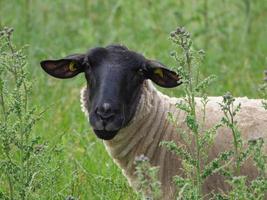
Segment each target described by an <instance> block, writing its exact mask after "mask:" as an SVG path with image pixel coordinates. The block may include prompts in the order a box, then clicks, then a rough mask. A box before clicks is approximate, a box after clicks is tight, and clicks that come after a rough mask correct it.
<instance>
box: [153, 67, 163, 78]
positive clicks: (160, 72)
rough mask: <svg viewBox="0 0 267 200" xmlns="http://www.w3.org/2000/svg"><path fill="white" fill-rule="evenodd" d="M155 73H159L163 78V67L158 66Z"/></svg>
mask: <svg viewBox="0 0 267 200" xmlns="http://www.w3.org/2000/svg"><path fill="white" fill-rule="evenodd" d="M154 74H157V75H159V76H160V77H161V78H163V71H162V69H160V68H158V69H155V70H154Z"/></svg>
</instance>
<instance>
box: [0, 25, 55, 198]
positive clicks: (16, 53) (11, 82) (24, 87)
mask: <svg viewBox="0 0 267 200" xmlns="http://www.w3.org/2000/svg"><path fill="white" fill-rule="evenodd" d="M12 34H13V29H12V28H4V29H3V30H1V31H0V112H1V115H0V199H6V200H26V199H39V197H42V196H43V189H44V188H45V189H44V190H46V187H48V188H52V187H50V185H49V184H50V183H51V180H52V179H53V178H55V177H56V176H55V173H53V172H52V170H51V168H50V167H49V166H47V164H48V163H51V162H52V160H53V159H52V153H53V151H54V150H53V149H50V148H48V144H47V143H46V142H41V138H40V137H39V136H35V135H34V133H33V129H34V127H35V125H36V123H37V122H38V121H39V120H40V119H41V115H42V113H43V112H41V113H38V112H37V110H36V108H35V107H34V106H32V105H30V98H29V97H30V94H31V88H32V87H31V86H32V84H31V82H30V81H29V79H28V73H27V59H26V56H25V55H24V53H23V51H24V48H22V49H17V48H16V47H15V45H14V44H13V42H12ZM56 166H57V165H56ZM48 171H49V173H48ZM46 193H49V192H48V190H46ZM53 195H55V194H53ZM46 196H48V195H46Z"/></svg>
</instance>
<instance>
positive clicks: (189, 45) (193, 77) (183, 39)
mask: <svg viewBox="0 0 267 200" xmlns="http://www.w3.org/2000/svg"><path fill="white" fill-rule="evenodd" d="M171 40H172V41H173V43H174V44H175V45H176V47H178V48H177V50H176V51H174V52H173V53H172V56H173V57H174V58H175V60H176V62H177V64H178V67H177V71H178V73H179V74H181V76H182V77H183V83H184V84H183V85H184V93H185V97H184V99H183V100H182V101H181V102H179V103H178V104H177V108H178V109H181V110H183V111H184V112H185V113H186V118H185V121H186V124H187V127H188V129H189V131H188V132H184V131H182V130H178V134H180V136H181V138H183V142H184V144H182V143H181V144H176V143H174V142H173V141H163V142H162V143H161V145H162V146H164V147H166V148H167V149H168V150H170V151H171V152H173V153H175V154H176V155H177V156H179V157H180V158H181V160H182V167H183V169H184V174H185V176H183V177H181V176H175V177H174V182H175V184H176V185H177V187H178V194H177V196H178V199H202V198H203V195H202V192H201V187H202V184H203V182H204V181H205V179H206V178H207V177H208V176H210V175H211V174H213V173H215V172H216V170H218V169H219V168H220V165H219V163H222V162H223V163H224V162H226V160H227V159H228V157H229V156H226V155H224V156H220V157H219V158H218V159H217V160H214V161H212V162H211V163H208V158H207V154H208V150H209V148H207V147H211V145H212V144H213V142H214V137H215V135H216V132H217V129H218V128H219V127H221V126H222V124H221V123H220V122H218V124H216V125H215V126H214V127H212V128H210V129H205V127H204V124H205V120H206V105H207V103H208V98H207V93H206V90H207V88H208V86H209V85H210V84H211V83H212V82H213V81H214V80H215V78H216V77H215V76H213V75H212V76H209V77H207V78H204V79H201V74H200V65H199V64H200V63H201V61H202V60H203V58H204V55H205V53H204V51H203V50H199V51H196V50H195V49H194V48H193V42H192V40H191V37H190V34H189V32H187V31H186V30H185V29H184V28H178V29H177V30H176V31H174V32H172V33H171ZM197 96H198V97H200V102H201V106H202V111H203V113H202V117H200V118H197V113H196V97H197ZM169 116H170V118H172V114H171V113H169ZM188 146H194V149H193V150H192V149H189V148H187V147H188ZM202 166H206V167H204V168H203V167H202Z"/></svg>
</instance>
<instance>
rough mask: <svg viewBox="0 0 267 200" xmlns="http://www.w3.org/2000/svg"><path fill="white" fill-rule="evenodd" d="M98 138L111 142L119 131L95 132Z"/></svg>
mask: <svg viewBox="0 0 267 200" xmlns="http://www.w3.org/2000/svg"><path fill="white" fill-rule="evenodd" d="M94 132H95V134H96V136H97V137H98V138H100V139H102V140H111V139H113V138H114V137H115V136H116V134H117V133H118V131H106V130H94Z"/></svg>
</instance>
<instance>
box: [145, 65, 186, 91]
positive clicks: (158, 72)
mask: <svg viewBox="0 0 267 200" xmlns="http://www.w3.org/2000/svg"><path fill="white" fill-rule="evenodd" d="M145 75H146V77H147V78H149V79H151V80H152V81H153V82H154V83H156V84H158V85H159V86H161V87H165V88H172V87H176V86H178V85H180V84H182V82H181V77H180V76H179V75H178V74H177V73H176V72H174V71H171V70H169V69H167V67H166V66H164V65H163V64H161V63H160V62H158V61H154V60H148V61H147V62H146V72H145Z"/></svg>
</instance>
